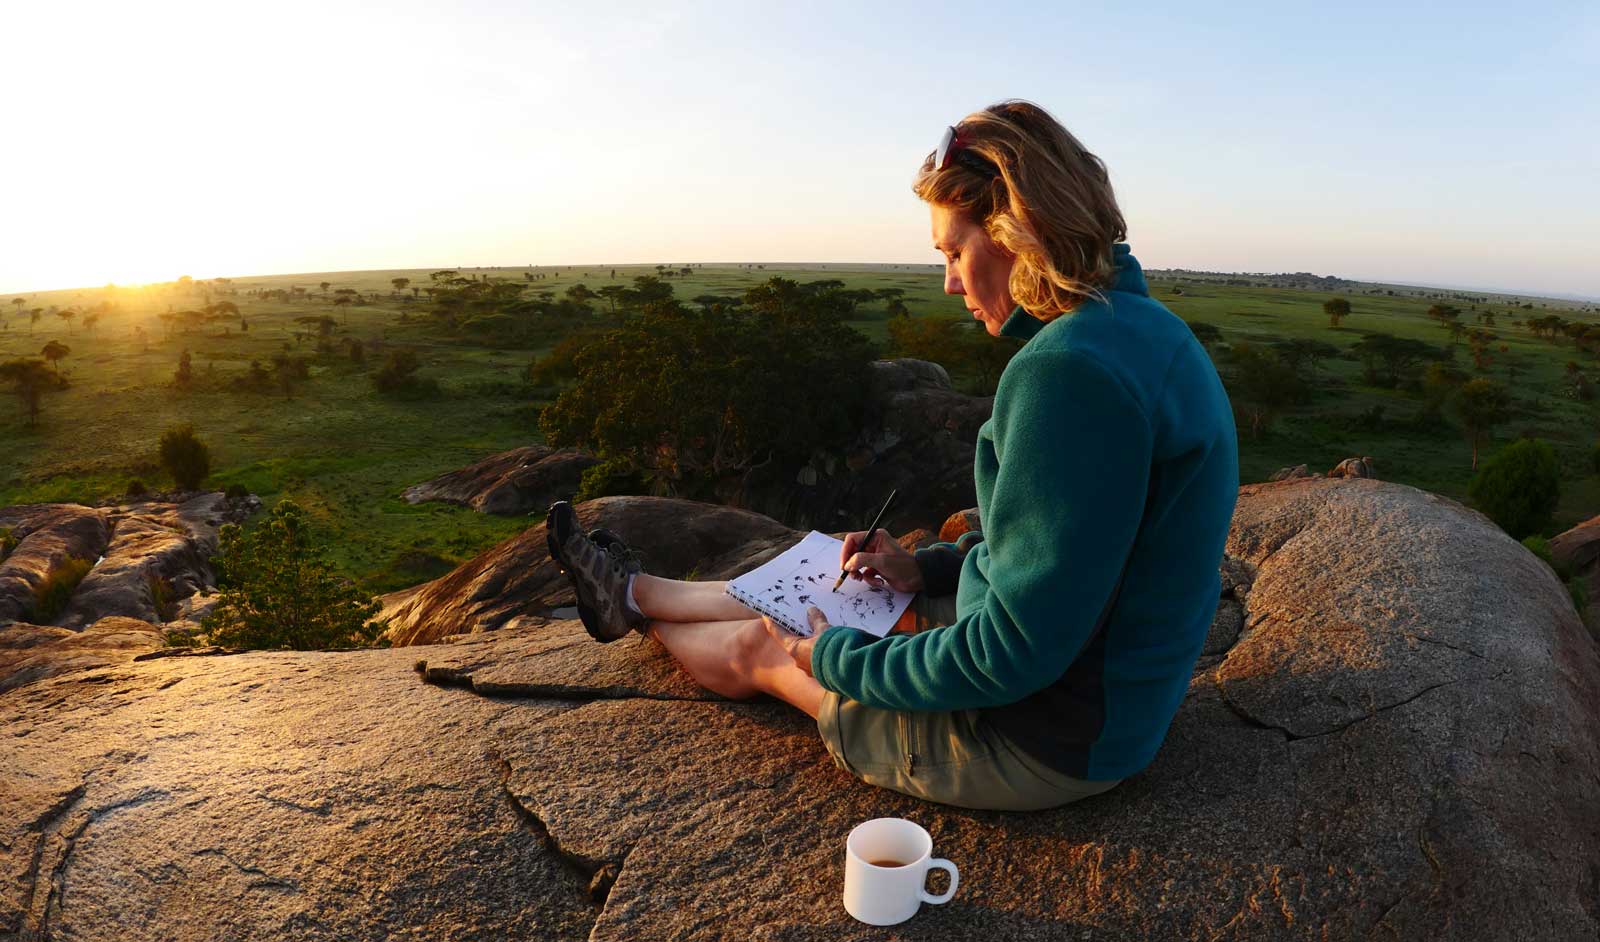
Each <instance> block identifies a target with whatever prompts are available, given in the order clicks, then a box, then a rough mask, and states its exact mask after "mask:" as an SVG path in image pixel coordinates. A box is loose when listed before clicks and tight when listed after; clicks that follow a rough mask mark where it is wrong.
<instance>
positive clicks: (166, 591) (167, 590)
mask: <svg viewBox="0 0 1600 942" xmlns="http://www.w3.org/2000/svg"><path fill="white" fill-rule="evenodd" d="M145 584H146V585H148V586H149V587H150V603H151V604H152V605H153V606H154V607H155V610H156V620H157V621H161V622H168V621H172V620H173V619H175V618H177V617H178V600H177V599H176V598H174V597H173V596H175V595H176V594H177V593H175V592H174V591H173V589H172V583H171V582H169V581H167V578H166V577H165V576H160V575H156V574H155V573H151V574H150V575H148V576H147V577H146V578H145Z"/></svg>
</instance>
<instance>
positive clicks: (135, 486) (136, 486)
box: [126, 478, 150, 497]
mask: <svg viewBox="0 0 1600 942" xmlns="http://www.w3.org/2000/svg"><path fill="white" fill-rule="evenodd" d="M126 493H127V496H129V497H143V496H145V495H146V494H148V493H150V488H148V487H145V485H144V482H143V481H141V480H139V479H138V478H134V479H133V480H131V481H129V482H128V490H127V492H126Z"/></svg>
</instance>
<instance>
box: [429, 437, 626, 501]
mask: <svg viewBox="0 0 1600 942" xmlns="http://www.w3.org/2000/svg"><path fill="white" fill-rule="evenodd" d="M597 463H599V462H598V459H596V458H595V457H594V456H593V455H588V454H584V453H583V452H581V451H576V450H573V449H566V450H562V451H557V450H555V449H551V448H546V447H544V446H543V445H528V446H525V447H522V448H513V449H511V450H510V451H504V452H501V453H500V454H497V455H490V456H489V457H488V458H485V459H483V460H482V461H479V462H477V463H476V464H470V465H467V466H466V467H465V468H461V469H459V470H456V471H451V472H449V473H448V474H442V475H440V476H439V477H436V478H434V479H433V480H431V481H427V482H425V483H422V484H415V485H412V486H411V487H408V488H406V489H405V492H404V494H403V495H402V496H404V497H405V499H406V502H407V503H410V504H418V503H422V502H423V501H429V500H442V501H445V502H447V503H451V504H460V505H461V506H463V507H471V508H473V509H474V510H478V511H482V512H483V513H486V514H506V515H512V514H525V513H529V512H537V513H541V514H542V513H544V510H545V508H546V507H548V506H550V504H551V503H552V502H553V501H557V500H565V499H568V498H570V497H571V496H572V495H573V494H575V493H577V490H578V485H579V484H580V483H581V479H582V477H583V472H584V471H585V470H587V469H588V468H590V467H591V466H593V465H595V464H597Z"/></svg>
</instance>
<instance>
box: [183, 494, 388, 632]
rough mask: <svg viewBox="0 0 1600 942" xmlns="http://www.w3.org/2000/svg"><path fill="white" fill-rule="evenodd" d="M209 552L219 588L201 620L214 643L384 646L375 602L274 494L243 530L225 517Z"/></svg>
mask: <svg viewBox="0 0 1600 942" xmlns="http://www.w3.org/2000/svg"><path fill="white" fill-rule="evenodd" d="M218 536H219V542H220V548H221V555H220V556H217V557H213V558H212V560H211V563H212V565H213V566H214V567H215V568H216V571H217V585H218V587H219V588H220V592H219V594H218V595H219V597H218V599H217V604H216V607H215V608H213V609H212V610H211V613H210V614H209V615H207V616H206V617H205V618H204V619H202V620H201V627H202V628H204V629H205V631H206V633H207V634H208V635H209V637H210V640H211V642H212V643H213V644H220V645H226V646H228V647H239V648H291V649H295V650H326V649H330V648H349V647H360V646H366V645H379V646H381V645H384V644H387V641H386V640H385V639H384V638H383V636H382V635H383V632H384V630H385V629H386V628H387V627H388V626H387V624H386V623H385V622H384V621H383V620H374V618H375V616H376V615H377V614H378V611H379V610H380V609H381V608H382V606H381V605H379V603H378V602H377V601H376V600H374V599H372V598H371V597H370V596H368V595H366V594H365V593H363V592H361V591H360V590H359V589H357V588H356V587H355V586H354V585H352V584H351V583H350V582H349V581H348V580H346V579H342V578H340V577H338V576H337V575H335V574H334V573H333V572H332V571H330V569H329V568H328V566H327V564H326V563H325V562H324V561H323V553H322V550H321V549H320V548H319V547H317V546H316V545H315V544H314V543H313V541H312V539H311V533H310V530H309V528H308V525H307V523H306V521H305V517H304V513H303V511H301V509H300V507H299V506H298V505H296V504H295V503H294V502H293V501H288V500H285V501H281V502H279V504H278V506H277V507H274V508H273V510H272V513H271V515H270V516H269V517H268V518H267V519H266V520H264V521H263V522H262V523H261V525H260V526H258V527H256V528H255V529H254V530H252V531H251V532H249V533H245V532H244V530H243V529H242V528H241V527H239V526H238V525H237V524H232V523H229V524H224V525H223V526H222V529H221V530H220V531H219V533H218Z"/></svg>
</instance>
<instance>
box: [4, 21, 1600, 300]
mask: <svg viewBox="0 0 1600 942" xmlns="http://www.w3.org/2000/svg"><path fill="white" fill-rule="evenodd" d="M628 6H630V5H613V7H612V11H613V12H611V13H610V14H607V15H600V14H596V13H593V12H590V11H589V10H588V9H587V5H580V4H553V3H541V4H529V3H492V2H468V3H458V4H454V5H449V6H448V7H447V5H444V4H438V3H418V2H396V3H388V4H382V5H377V6H373V5H370V4H360V5H358V4H355V3H349V2H343V0H338V2H330V0H316V2H313V0H285V2H279V3H275V4H272V5H256V6H251V7H244V6H241V5H235V4H218V3H214V2H209V0H208V2H203V3H202V2H172V0H156V2H150V3H143V4H137V5H133V4H126V3H121V2H118V3H111V2H98V3H89V4H73V5H65V4H29V5H28V9H26V10H22V11H15V10H12V11H8V12H7V13H6V14H4V20H5V21H6V24H7V25H8V26H10V27H13V28H10V29H7V30H6V32H7V33H8V34H10V35H11V36H12V37H13V38H12V42H10V43H8V44H7V46H8V50H7V55H6V69H7V71H8V73H9V75H10V80H8V81H7V82H6V84H5V88H4V89H3V90H0V106H3V107H4V110H5V112H6V113H7V115H8V117H9V118H10V121H8V125H9V130H10V132H11V133H10V135H9V141H8V143H7V145H6V146H5V147H4V148H0V153H3V154H4V156H3V157H0V164H4V165H6V166H7V170H6V172H5V173H4V175H3V179H4V180H5V183H4V184H3V186H4V189H5V199H4V201H3V204H4V208H3V214H4V216H5V220H4V221H5V225H3V226H0V291H7V292H9V291H16V290H25V289H45V288H54V287H65V286H69V285H74V286H75V285H80V284H102V283H104V282H106V281H108V280H115V281H121V282H130V281H142V280H154V279H169V278H172V277H175V276H176V275H178V274H192V275H194V276H195V277H209V276H213V275H249V274H257V273H261V274H265V273H273V272H295V271H328V270H341V269H362V268H401V267H430V266H435V265H457V264H460V265H480V264H481V265H493V264H505V265H513V264H526V263H535V264H566V263H586V262H587V263H597V262H616V263H621V262H658V261H661V262H666V261H671V262H694V261H704V262H712V261H746V260H748V261H875V262H876V261H881V262H906V261H915V262H930V263H931V262H934V261H937V255H936V254H935V253H934V252H933V251H932V249H931V248H930V247H929V245H928V235H927V228H928V225H927V214H926V211H925V210H924V208H923V207H922V206H921V205H920V204H919V203H918V202H917V201H916V200H915V198H914V197H912V196H911V194H910V191H909V181H910V177H911V174H912V172H913V170H914V169H915V166H916V164H917V163H918V162H919V161H920V159H921V158H922V156H923V155H924V154H926V153H927V152H928V151H929V150H930V149H932V147H933V144H934V143H935V141H936V140H937V138H938V135H939V133H940V132H941V131H942V129H943V128H944V126H945V125H946V124H949V123H952V122H953V121H956V120H958V119H959V118H960V117H961V116H962V115H963V114H965V113H967V112H969V111H971V110H974V109H977V108H979V107H982V106H983V105H985V104H988V103H990V102H992V101H994V100H997V99H1000V98H1005V97H1022V98H1029V99H1032V100H1034V101H1036V102H1038V103H1040V104H1042V105H1044V106H1045V107H1046V108H1048V109H1050V110H1051V111H1052V112H1053V113H1054V114H1055V115H1056V116H1057V117H1058V118H1059V119H1061V121H1062V122H1063V123H1064V124H1066V125H1067V126H1068V127H1069V128H1070V129H1072V130H1073V132H1074V133H1076V134H1077V135H1078V136H1079V138H1080V139H1082V140H1083V141H1084V142H1085V144H1086V145H1087V146H1088V147H1089V148H1090V149H1091V150H1093V151H1095V152H1096V153H1098V154H1099V155H1100V156H1101V157H1102V158H1103V159H1104V160H1105V161H1106V163H1107V164H1108V166H1109V167H1110V168H1111V172H1112V176H1113V181H1114V183H1115V185H1116V187H1117V192H1118V195H1119V198H1120V199H1121V201H1122V205H1123V209H1124V213H1125V215H1126V216H1127V217H1128V222H1129V229H1130V233H1129V240H1130V242H1131V243H1132V245H1133V249H1134V252H1135V254H1137V255H1138V256H1139V257H1140V258H1141V260H1142V261H1144V263H1145V264H1146V265H1147V266H1150V267H1188V268H1207V269H1223V270H1244V271H1285V270H1287V271H1300V270H1309V271H1315V272H1318V273H1323V274H1340V275H1345V276H1350V277H1360V278H1373V279H1386V280H1395V281H1409V282H1428V283H1442V284H1456V285H1463V286H1480V287H1490V288H1510V289H1521V290H1530V291H1542V292H1549V293H1567V294H1581V295H1590V296H1600V236H1597V229H1596V226H1597V222H1600V104H1597V103H1600V6H1596V5H1595V4H1593V3H1589V4H1578V3H1571V4H1561V3H1530V4H1521V5H1518V6H1516V7H1515V8H1508V7H1505V6H1504V5H1495V6H1492V7H1491V6H1490V5H1488V4H1437V5H1434V4H1430V5H1426V6H1424V5H1421V4H1416V5H1411V6H1409V7H1408V5H1405V4H1364V3H1357V4H1342V5H1339V6H1338V7H1336V8H1330V7H1328V6H1327V5H1319V6H1317V7H1312V6H1311V5H1308V4H1284V3H1274V4H1247V3H1233V4H1226V5H1221V4H1209V5H1205V7H1206V8H1205V9H1203V10H1202V9H1199V8H1198V7H1197V6H1194V5H1192V6H1178V5H1152V4H1139V5H1132V4H1128V5H1123V6H1122V7H1120V8H1114V7H1111V6H1109V5H1106V4H1094V5H1088V4H1076V3H1036V4H1013V3H996V2H989V3H982V4H965V5H955V4H933V3H919V4H915V5H913V4H874V5H871V7H870V9H862V8H861V7H860V6H858V5H854V4H811V5H808V6H805V7H803V8H802V7H798V6H790V5H785V6H783V7H778V6H768V5H761V4H751V3H743V4H733V3H725V4H724V3H691V4H676V5H673V6H672V8H671V9H663V8H662V7H661V5H659V4H638V5H631V6H633V9H628V8H627V7H628ZM19 79H21V80H19Z"/></svg>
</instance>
